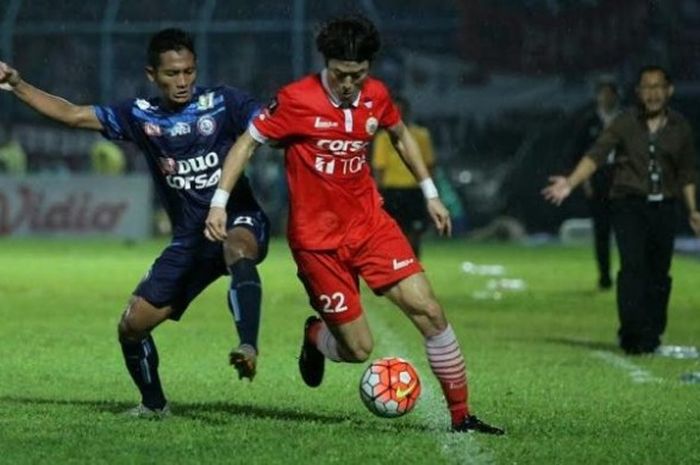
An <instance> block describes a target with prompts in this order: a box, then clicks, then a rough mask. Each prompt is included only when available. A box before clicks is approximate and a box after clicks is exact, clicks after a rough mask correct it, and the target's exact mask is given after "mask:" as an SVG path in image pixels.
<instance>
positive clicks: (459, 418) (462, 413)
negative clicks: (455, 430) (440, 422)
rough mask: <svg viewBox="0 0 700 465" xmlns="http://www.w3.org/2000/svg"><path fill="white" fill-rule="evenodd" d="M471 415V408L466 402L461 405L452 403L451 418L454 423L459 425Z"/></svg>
mask: <svg viewBox="0 0 700 465" xmlns="http://www.w3.org/2000/svg"><path fill="white" fill-rule="evenodd" d="M468 416H469V408H468V407H467V405H466V404H461V405H451V406H450V418H451V420H452V425H453V426H454V425H459V424H462V422H464V420H465V419H466V418H467V417H468Z"/></svg>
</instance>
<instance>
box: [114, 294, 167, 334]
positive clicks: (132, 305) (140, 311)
mask: <svg viewBox="0 0 700 465" xmlns="http://www.w3.org/2000/svg"><path fill="white" fill-rule="evenodd" d="M171 311H172V309H171V308H170V307H164V308H160V309H159V308H156V307H154V306H152V305H151V304H150V303H148V302H146V301H145V300H144V299H143V298H141V297H134V298H132V299H131V300H130V301H129V305H128V306H127V307H126V310H124V313H122V316H121V319H120V320H119V324H118V325H117V332H118V334H119V339H120V340H136V341H138V340H141V339H143V338H144V337H146V336H147V335H148V334H149V333H150V332H151V330H152V329H153V328H155V327H156V326H158V325H159V324H160V323H161V322H162V321H164V320H165V319H166V318H167V317H168V315H170V313H171Z"/></svg>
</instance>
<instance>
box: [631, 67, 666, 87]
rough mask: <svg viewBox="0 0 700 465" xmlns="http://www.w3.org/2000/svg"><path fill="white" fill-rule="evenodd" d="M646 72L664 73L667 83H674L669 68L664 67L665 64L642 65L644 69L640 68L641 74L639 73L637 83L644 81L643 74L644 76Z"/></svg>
mask: <svg viewBox="0 0 700 465" xmlns="http://www.w3.org/2000/svg"><path fill="white" fill-rule="evenodd" d="M645 73H661V74H663V75H664V78H665V79H666V82H667V83H669V84H673V80H672V79H671V75H670V74H669V72H668V70H666V68H664V67H663V66H660V65H647V66H644V67H642V69H640V70H639V74H638V75H637V83H640V82H642V76H644V74H645Z"/></svg>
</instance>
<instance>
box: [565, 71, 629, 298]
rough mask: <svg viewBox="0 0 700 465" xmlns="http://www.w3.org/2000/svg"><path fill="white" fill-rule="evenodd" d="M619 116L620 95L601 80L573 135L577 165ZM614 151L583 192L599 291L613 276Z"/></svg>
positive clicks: (609, 284) (610, 83) (611, 82)
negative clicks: (611, 261) (590, 220)
mask: <svg viewBox="0 0 700 465" xmlns="http://www.w3.org/2000/svg"><path fill="white" fill-rule="evenodd" d="M619 114H620V94H619V90H618V87H617V84H616V83H615V81H614V80H612V79H606V78H602V79H600V80H598V82H597V83H596V87H595V101H594V102H593V105H592V106H591V108H589V109H588V110H587V111H586V112H585V114H584V115H583V117H582V118H581V120H580V122H579V124H578V125H577V130H576V134H575V136H574V154H573V157H574V162H575V163H578V162H579V161H580V160H581V157H582V156H583V154H584V153H586V150H588V149H589V148H590V147H591V146H592V145H593V144H594V143H595V141H596V139H598V137H599V136H600V134H601V133H602V132H603V130H604V129H605V128H607V127H608V126H610V124H612V122H613V121H614V119H615V118H616V117H617V116H618V115H619ZM614 163H615V150H614V149H613V150H611V151H610V153H608V156H607V158H606V160H605V163H604V164H603V165H602V166H600V168H599V169H598V170H596V172H595V173H593V176H591V178H590V179H588V180H586V181H584V183H583V191H584V193H585V195H586V198H587V200H588V206H589V208H590V213H591V219H592V220H593V237H594V243H593V245H594V251H595V257H596V262H597V265H598V288H599V289H601V290H607V289H610V288H611V287H612V278H611V277H610V237H611V234H612V223H611V213H610V187H611V186H612V178H613V170H614Z"/></svg>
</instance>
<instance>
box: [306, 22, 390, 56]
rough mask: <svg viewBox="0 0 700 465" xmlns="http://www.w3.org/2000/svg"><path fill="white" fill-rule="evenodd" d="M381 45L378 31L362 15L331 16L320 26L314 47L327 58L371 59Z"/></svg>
mask: <svg viewBox="0 0 700 465" xmlns="http://www.w3.org/2000/svg"><path fill="white" fill-rule="evenodd" d="M380 47H381V40H380V38H379V32H378V31H377V28H376V27H375V26H374V24H373V23H372V21H370V20H369V19H367V18H366V17H364V16H362V15H352V16H343V17H339V18H333V19H331V20H329V21H328V22H326V23H324V24H323V25H322V26H321V30H320V31H319V33H318V35H317V36H316V48H317V49H318V51H319V52H321V54H322V55H323V57H324V58H325V59H326V62H328V60H332V59H335V60H342V61H356V62H358V63H359V62H362V61H365V60H366V61H370V62H371V61H372V60H373V59H374V56H375V55H376V54H377V52H378V51H379V48H380Z"/></svg>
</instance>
